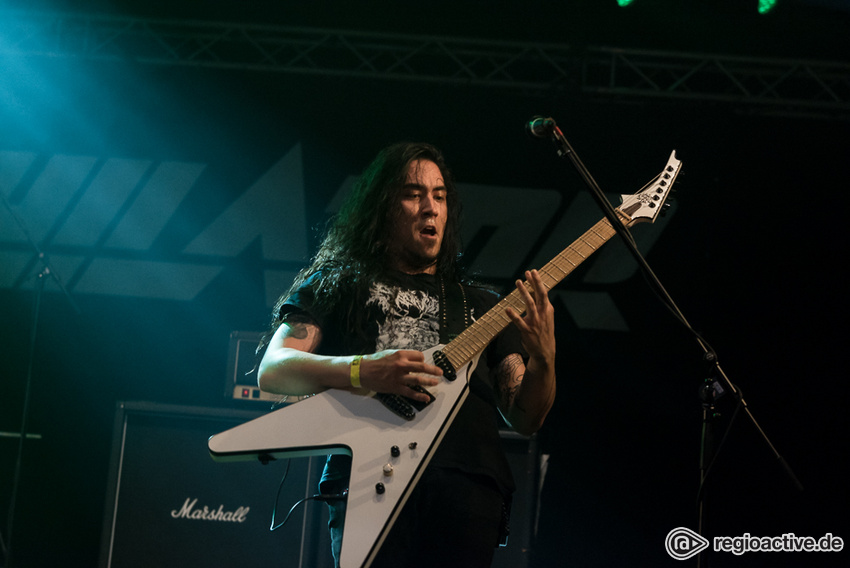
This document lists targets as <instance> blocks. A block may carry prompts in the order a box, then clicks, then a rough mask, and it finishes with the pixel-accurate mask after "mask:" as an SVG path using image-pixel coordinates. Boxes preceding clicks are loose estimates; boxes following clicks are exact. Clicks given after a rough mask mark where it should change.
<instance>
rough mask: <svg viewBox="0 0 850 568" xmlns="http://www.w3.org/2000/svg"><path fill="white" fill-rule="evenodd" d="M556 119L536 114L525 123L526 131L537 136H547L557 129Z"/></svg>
mask: <svg viewBox="0 0 850 568" xmlns="http://www.w3.org/2000/svg"><path fill="white" fill-rule="evenodd" d="M556 127H557V126H556V125H555V121H554V120H552V119H551V118H543V117H542V116H535V117H534V118H532V119H531V120H530V121H528V122H527V123H525V131H526V132H528V133H529V134H530V135H532V136H534V137H536V138H546V137H547V136H549V135H550V134H552V132H554V131H555V128H556Z"/></svg>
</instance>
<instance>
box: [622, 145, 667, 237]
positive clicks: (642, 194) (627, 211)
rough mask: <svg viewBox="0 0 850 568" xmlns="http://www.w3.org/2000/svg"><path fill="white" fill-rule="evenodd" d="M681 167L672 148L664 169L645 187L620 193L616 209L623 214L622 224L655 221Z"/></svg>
mask: <svg viewBox="0 0 850 568" xmlns="http://www.w3.org/2000/svg"><path fill="white" fill-rule="evenodd" d="M681 168H682V162H680V161H679V160H677V159H676V151H675V150H673V152H671V153H670V158H669V159H668V160H667V165H666V166H664V170H663V171H662V172H661V173H660V174H658V177H656V178H655V180H653V181H652V182H651V183H650V184H649V185H648V186H647V187H645V188H644V189H642V190H641V191H639V192H638V193H635V194H633V195H621V196H620V198H621V199H622V200H623V204H622V205H620V206H619V207H618V208H617V211H619V212H620V213H621V215H623V216H625V219H624V220H623V224H624V225H626V226H631V225H634V224H635V223H641V222H643V221H649V222H650V223H653V222H655V219H656V218H657V217H658V215H659V213H661V211H662V209H663V208H664V202H665V201H667V198H668V197H670V192H671V191H672V188H673V182H675V181H676V176H678V175H679V170H680V169H681Z"/></svg>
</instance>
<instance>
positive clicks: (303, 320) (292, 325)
mask: <svg viewBox="0 0 850 568" xmlns="http://www.w3.org/2000/svg"><path fill="white" fill-rule="evenodd" d="M283 323H285V324H286V325H287V326H288V327H289V329H290V332H289V335H291V336H292V337H294V338H295V339H307V325H308V324H312V325H315V322H314V321H313V318H311V317H310V316H308V315H307V314H300V313H288V314H286V315H285V316H283Z"/></svg>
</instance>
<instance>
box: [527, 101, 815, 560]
mask: <svg viewBox="0 0 850 568" xmlns="http://www.w3.org/2000/svg"><path fill="white" fill-rule="evenodd" d="M526 128H527V130H528V131H529V132H530V133H531V134H532V135H533V136H537V137H546V136H548V137H549V138H550V139H551V141H552V142H553V143H554V144H555V146H556V149H557V154H558V156H559V157H560V158H569V160H570V161H571V162H572V164H573V166H574V167H575V169H576V170H577V171H578V173H579V175H580V176H581V178H582V180H584V183H585V184H586V185H587V187H588V188H589V189H590V193H591V195H592V196H593V198H594V199H595V200H596V202H597V204H598V205H599V207H600V208H601V209H602V212H603V213H604V214H605V217H606V218H607V219H608V221H609V222H610V223H611V226H612V227H614V230H615V231H617V233H618V234H619V235H620V237H621V240H622V241H623V243H624V244H625V245H626V249H627V250H628V251H629V252H630V253H631V255H632V256H633V257H634V258H635V260H636V261H637V263H638V267H639V268H640V269H641V271H642V272H643V274H644V276H645V277H646V279H647V281H648V282H649V284H650V287H651V288H652V290H653V291H654V292H655V293H656V294H657V295H658V296H659V298H660V299H661V301H662V302H663V303H664V305H665V306H666V307H667V309H669V310H670V311H671V312H672V313H673V315H674V316H675V317H676V319H678V320H679V321H680V322H681V323H682V325H684V326H685V329H686V330H687V331H688V332H690V333H691V334H692V335H693V337H694V339H695V340H696V342H697V343H698V344H699V346H700V348H701V349H702V351H703V356H702V359H703V361H705V362H706V363H708V364H709V365H710V366H711V369H712V371H711V374H710V375H709V378H707V379H706V380H705V383H704V385H703V387H702V389H701V391H700V392H701V398H702V400H703V403H702V407H703V410H702V422H703V428H702V436H701V438H702V439H701V445H700V485H699V492H698V494H697V516H698V518H697V521H698V528H699V530H698V533H699V534H700V535H702V534H703V516H704V501H705V497H704V493H705V492H704V487H705V481H706V478H707V476H708V473H709V471H710V469H711V464H712V463H713V457H714V456H716V455H717V453H713V448H712V447H711V445H713V439H712V436H711V420H712V419H713V418H714V400H715V398H716V397H717V396H719V395H721V394H724V388H723V386H722V385H721V384H720V383H719V382H718V381H717V380H714V379H712V378H711V377H712V376H717V377H720V378H721V379H722V381H723V384H724V385H726V389H728V391H729V393H731V394H732V396H733V397H734V398H735V400H736V401H737V406H736V408H735V413H734V414H733V416H732V418H731V420H730V422H729V428H728V429H727V434H728V432H729V429H731V426H732V423H733V422H734V420H735V417H736V416H737V414H738V412H739V411H740V410H743V411H744V413H745V414H746V416H747V417H748V418H749V420H750V422H752V423H753V425H754V426H755V427H756V430H757V431H758V432H759V434H760V435H761V437H762V439H763V440H764V441H765V443H766V444H767V446H768V447H769V448H770V451H771V452H772V453H773V455H774V456H775V457H776V459H777V460H778V461H779V464H780V465H781V466H782V468H783V469H784V470H785V472H786V473H787V474H788V476H789V477H790V478H791V480H792V481H793V482H794V485H795V486H796V487H797V489H798V490H800V491H802V490H803V486H802V484H801V483H800V481H799V480H798V479H797V476H796V475H794V472H793V471H792V470H791V467H790V466H789V465H788V463H787V462H786V461H785V459H784V458H783V457H782V456H781V455H780V454H779V452H778V451H777V450H776V448H775V447H774V446H773V444H772V443H771V442H770V439H769V438H768V437H767V434H766V433H765V432H764V430H762V428H761V426H760V425H759V423H758V422H757V421H756V419H755V416H753V413H752V412H751V411H750V408H749V406H748V405H747V402H746V401H745V400H744V396H743V394H742V393H741V391H740V389H739V388H737V387H736V386H735V385H734V384H733V383H732V381H731V379H730V378H729V377H728V376H727V375H726V373H725V372H724V371H723V369H722V368H721V367H720V362H719V361H718V357H717V353H716V352H715V351H714V349H712V348H711V346H710V345H709V344H708V342H707V341H705V339H704V338H703V337H702V336H701V335H700V334H699V333H698V332H697V331H696V330H694V328H693V327H691V325H690V323H688V321H687V319H686V318H685V316H684V314H683V313H682V312H681V310H679V308H678V306H677V305H676V303H675V302H674V301H673V298H672V296H670V294H669V293H668V292H667V290H666V289H665V288H664V286H663V285H662V284H661V281H660V280H659V279H658V277H657V276H656V275H655V273H654V272H653V271H652V268H651V267H650V266H649V264H648V263H647V261H646V259H645V258H644V257H643V255H642V254H641V252H640V250H638V248H637V245H636V243H635V241H634V238H633V237H632V235H631V233H630V232H629V229H628V227H626V226H625V225H624V224H623V222H622V221H621V220H620V218H619V217H618V216H617V213H616V211H615V210H614V207H613V206H612V205H611V203H610V202H609V201H608V198H607V197H606V196H605V194H604V193H603V192H602V189H601V188H600V187H599V185H598V184H597V183H596V180H594V179H593V176H592V175H591V174H590V172H589V171H588V169H587V168H586V167H585V165H584V164H583V163H582V161H581V159H580V158H579V157H578V154H576V152H575V150H574V149H573V147H572V146H571V145H570V142H569V141H568V140H567V138H566V137H565V136H564V134H563V132H561V129H560V128H558V126H557V124H556V123H555V121H554V120H552V119H550V118H546V119H542V118H540V117H535V118H534V119H532V121H531V122H530V123H528V124H527V126H526ZM724 441H725V437H724ZM722 445H723V442H721V444H720V446H721V447H722ZM719 449H720V448H718V452H719ZM706 464H708V465H706ZM701 556H702V555H701V554H699V555H697V567H699V566H700V557H701Z"/></svg>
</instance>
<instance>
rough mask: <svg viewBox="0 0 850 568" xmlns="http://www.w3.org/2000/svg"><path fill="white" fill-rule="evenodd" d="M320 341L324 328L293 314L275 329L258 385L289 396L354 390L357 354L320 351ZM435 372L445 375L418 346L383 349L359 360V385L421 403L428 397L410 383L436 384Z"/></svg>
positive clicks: (414, 384) (261, 367) (263, 361)
mask: <svg viewBox="0 0 850 568" xmlns="http://www.w3.org/2000/svg"><path fill="white" fill-rule="evenodd" d="M321 341H322V332H321V329H320V328H319V326H318V325H316V323H315V322H314V321H312V320H311V319H310V318H309V317H307V316H306V315H303V314H298V315H291V316H289V317H288V318H287V320H286V321H285V322H283V323H282V324H281V325H280V327H279V328H278V329H277V331H276V332H275V334H274V336H273V337H272V339H271V341H270V342H269V346H268V348H267V349H266V353H265V355H264V356H263V359H262V361H261V362H260V367H259V372H258V382H259V385H260V388H261V389H262V390H264V391H267V392H272V393H278V394H290V395H307V394H315V393H319V392H322V391H324V390H327V389H329V388H338V389H353V387H352V386H351V362H352V360H353V359H354V356H353V355H342V356H328V355H317V354H316V353H315V352H316V351H317V350H318V348H319V345H320V344H321ZM429 375H430V376H429ZM434 375H436V376H439V375H442V371H441V370H440V368H439V367H436V366H434V365H430V364H427V363H426V362H425V356H424V355H423V354H422V353H421V352H420V351H408V350H386V351H380V352H378V353H374V354H371V355H365V356H363V359H362V361H361V364H360V384H361V386H362V387H363V388H364V389H367V390H372V391H375V392H386V393H395V394H401V395H404V396H408V397H410V398H415V399H417V400H422V401H423V402H424V401H426V400H427V396H426V395H423V394H420V393H418V392H416V391H414V390H413V389H412V388H411V387H413V386H417V385H420V386H424V387H428V386H434V385H436V384H437V382H438V379H436V378H435V377H434Z"/></svg>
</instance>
